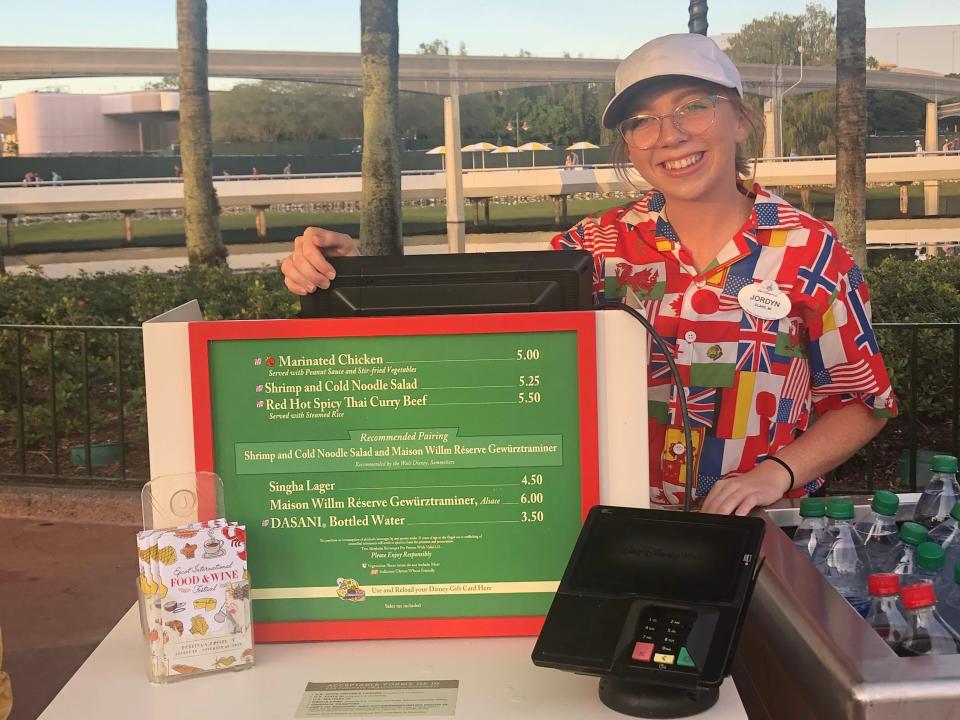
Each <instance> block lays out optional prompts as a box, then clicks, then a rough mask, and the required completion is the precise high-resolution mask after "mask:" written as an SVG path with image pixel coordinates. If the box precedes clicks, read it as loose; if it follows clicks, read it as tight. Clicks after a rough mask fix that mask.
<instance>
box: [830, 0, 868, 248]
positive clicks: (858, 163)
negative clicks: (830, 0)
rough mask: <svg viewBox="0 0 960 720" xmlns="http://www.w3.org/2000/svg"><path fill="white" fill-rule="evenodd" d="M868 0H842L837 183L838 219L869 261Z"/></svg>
mask: <svg viewBox="0 0 960 720" xmlns="http://www.w3.org/2000/svg"><path fill="white" fill-rule="evenodd" d="M864 2H865V0H837V132H836V135H837V189H836V200H835V205H834V211H833V222H834V225H835V226H836V228H837V233H838V234H839V236H840V240H841V241H842V242H843V244H844V245H845V246H846V248H847V250H849V251H850V254H851V255H853V259H854V260H855V261H856V263H857V264H858V265H860V267H866V266H867V223H866V214H867V212H866V211H867V62H866V40H867V15H866V9H865V7H864Z"/></svg>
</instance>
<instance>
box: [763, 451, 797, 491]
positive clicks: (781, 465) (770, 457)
mask: <svg viewBox="0 0 960 720" xmlns="http://www.w3.org/2000/svg"><path fill="white" fill-rule="evenodd" d="M764 460H773V461H774V462H775V463H776V464H777V465H779V466H780V467H782V468H783V469H784V470H786V471H787V472H788V473H789V474H790V487H788V488H787V489H786V490H785V491H784V493H783V494H784V495H786V494H787V493H788V492H790V491H791V490H793V483H794V482H795V481H796V478H795V477H794V475H793V470H792V469H791V468H790V466H789V465H787V464H786V463H785V462H784V461H783V460H781V459H780V458H778V457H774V456H773V455H767V456H766V457H765V458H764Z"/></svg>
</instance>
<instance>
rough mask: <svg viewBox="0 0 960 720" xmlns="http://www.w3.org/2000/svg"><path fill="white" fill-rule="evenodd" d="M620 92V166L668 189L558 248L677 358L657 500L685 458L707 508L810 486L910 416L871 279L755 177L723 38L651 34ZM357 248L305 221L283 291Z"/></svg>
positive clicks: (315, 282)
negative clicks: (881, 344)
mask: <svg viewBox="0 0 960 720" xmlns="http://www.w3.org/2000/svg"><path fill="white" fill-rule="evenodd" d="M615 89H616V94H615V95H614V97H613V99H612V100H611V101H610V103H609V104H608V105H607V107H606V109H605V110H604V112H603V116H602V120H601V122H602V124H603V126H604V127H606V128H609V129H615V130H616V131H617V136H616V142H615V145H614V149H613V162H614V165H615V166H616V167H617V168H618V170H619V172H620V174H621V175H622V176H623V177H627V173H628V171H629V170H630V168H631V167H632V169H634V170H636V171H637V172H638V173H639V174H640V175H641V176H642V177H643V179H644V180H645V181H646V182H647V183H648V184H650V185H651V186H652V187H654V188H656V189H654V190H650V191H649V192H647V193H645V194H644V195H642V196H641V197H640V198H639V199H638V200H635V201H633V202H631V203H628V204H627V205H625V206H622V207H616V208H613V209H611V210H608V211H606V212H604V213H601V214H599V215H597V216H590V217H587V218H585V219H583V220H582V221H580V222H579V223H577V225H576V226H575V227H573V228H572V229H570V230H569V231H567V232H565V233H561V234H559V235H557V236H556V237H555V238H554V239H553V241H552V245H553V247H554V248H555V249H557V250H561V251H562V250H587V251H589V252H590V253H591V254H592V255H593V258H594V278H593V281H594V293H595V296H596V299H597V300H598V301H611V300H613V301H618V302H622V303H625V304H627V305H629V306H631V307H633V308H635V309H636V310H637V311H638V312H640V313H641V314H642V315H644V316H645V317H646V318H647V320H648V321H649V322H651V323H652V324H653V326H654V327H655V328H656V330H657V331H658V332H659V333H660V335H662V336H663V337H664V338H665V339H666V343H667V346H668V347H667V349H666V352H669V353H670V354H671V355H672V356H673V358H674V360H675V362H676V364H677V365H678V366H679V370H680V375H681V378H682V384H681V385H680V386H679V387H678V386H676V385H675V384H674V381H673V379H672V376H671V373H670V372H669V368H668V365H667V362H666V358H665V356H664V351H663V350H660V349H659V348H656V347H654V346H652V345H651V346H650V349H649V350H648V358H647V386H648V408H647V415H648V431H649V433H648V437H649V443H650V444H649V452H648V458H649V481H650V492H651V501H652V502H653V503H654V504H660V505H676V504H680V503H682V502H683V501H684V494H685V488H684V482H683V479H684V476H685V471H686V467H687V463H690V464H692V467H693V474H694V487H693V492H694V495H695V498H694V499H696V500H697V501H698V502H700V503H702V504H701V509H702V510H703V511H705V512H712V513H719V514H737V515H745V514H747V513H748V512H750V510H752V509H753V508H754V507H757V506H765V505H769V504H771V503H773V502H776V501H777V500H780V499H781V498H783V497H784V496H787V497H799V496H802V495H805V494H807V493H809V492H812V491H814V490H816V489H817V488H819V487H820V485H821V484H822V483H823V474H824V473H826V472H828V471H829V470H831V469H833V468H834V467H836V466H837V465H839V464H840V463H841V462H843V461H844V460H846V459H847V458H849V457H850V456H851V455H852V454H853V453H855V452H856V451H857V450H858V449H860V448H861V447H862V446H863V445H864V444H865V443H867V442H868V441H869V440H870V439H871V438H873V437H874V435H876V433H877V432H879V431H880V429H881V428H882V427H883V425H884V423H885V422H886V418H887V417H890V416H892V415H894V414H896V412H897V405H896V399H895V397H894V395H893V391H892V389H891V387H890V380H889V378H888V376H887V371H886V368H885V367H884V363H883V358H882V356H881V355H880V353H879V349H878V347H877V342H876V338H875V336H874V333H873V329H872V328H871V326H870V300H869V295H868V293H867V288H866V284H865V283H864V280H863V274H862V273H861V271H860V269H859V268H858V267H857V266H856V264H855V263H854V262H853V260H852V258H851V257H850V255H849V254H848V253H847V252H846V250H845V249H844V248H843V246H842V245H841V243H840V241H839V238H838V237H837V233H836V230H835V229H834V228H833V227H831V226H830V225H829V224H827V223H826V222H824V221H822V220H818V219H817V218H814V217H812V216H810V215H807V214H806V213H803V212H802V211H800V210H798V209H797V208H795V207H793V206H792V205H790V204H789V203H787V202H786V201H785V200H783V199H782V198H780V197H777V196H776V195H773V194H772V193H771V192H769V191H768V190H766V189H765V188H763V187H761V186H760V185H759V184H756V183H749V182H748V180H747V178H748V175H749V165H748V163H747V161H746V160H745V157H746V156H745V152H746V150H745V148H746V145H747V142H748V140H750V138H751V136H752V135H759V134H760V132H761V129H762V127H763V125H762V121H761V120H759V119H758V118H757V117H756V115H755V114H754V113H753V112H752V111H751V109H750V106H749V105H748V104H747V103H746V102H745V101H744V99H743V85H742V80H741V78H740V74H739V72H738V70H737V68H736V66H735V65H734V64H733V63H732V62H731V61H730V59H729V58H728V57H727V56H726V55H724V54H723V52H722V51H721V50H720V49H719V48H718V47H717V45H716V43H714V41H713V40H711V39H709V38H707V37H706V36H703V35H698V34H694V33H684V34H678V35H667V36H665V37H661V38H656V39H654V40H651V41H650V42H648V43H647V44H645V45H644V46H642V47H641V48H639V49H638V50H636V51H634V52H633V53H632V54H631V55H630V56H629V57H627V58H626V59H625V60H624V61H623V62H622V63H620V66H619V67H618V68H617V71H616V77H615ZM759 144H760V146H762V142H761V143H759ZM355 254H357V246H356V243H355V242H354V241H353V239H352V238H350V237H349V236H346V235H342V234H340V233H333V232H330V231H328V230H323V229H320V228H307V229H306V230H304V233H303V235H302V236H300V237H298V238H296V240H295V241H294V249H293V253H292V254H291V255H290V256H289V257H287V258H286V259H285V260H284V261H283V263H282V265H281V269H282V271H283V274H284V280H285V283H286V285H287V288H288V289H290V290H291V291H292V292H294V293H298V294H301V295H302V294H306V293H308V292H312V291H314V290H315V289H317V288H327V287H329V285H330V281H331V280H332V279H333V277H334V272H333V268H332V267H331V266H330V264H329V263H328V262H327V261H326V260H325V258H324V255H355ZM771 306H775V307H776V310H775V311H772V310H771ZM680 393H683V394H684V396H685V397H686V403H687V418H688V419H689V421H690V424H691V425H692V435H693V438H692V447H690V448H688V447H686V445H685V443H684V433H683V429H682V417H681V406H680V401H679V394H680ZM814 419H815V420H816V422H814Z"/></svg>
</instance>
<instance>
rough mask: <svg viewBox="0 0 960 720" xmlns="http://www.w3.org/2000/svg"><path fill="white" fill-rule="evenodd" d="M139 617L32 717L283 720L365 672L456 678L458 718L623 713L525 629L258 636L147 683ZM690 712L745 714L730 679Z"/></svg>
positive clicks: (126, 622)
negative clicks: (328, 685) (316, 689)
mask: <svg viewBox="0 0 960 720" xmlns="http://www.w3.org/2000/svg"><path fill="white" fill-rule="evenodd" d="M139 623H140V621H139V617H138V613H137V610H136V607H134V608H132V609H131V610H130V611H129V612H128V613H127V614H126V615H124V616H123V618H122V619H121V620H120V622H119V623H117V625H116V627H114V628H113V630H112V631H111V632H110V634H109V635H107V637H106V638H105V639H104V641H103V642H102V643H101V644H100V646H99V647H98V648H97V649H96V650H95V651H94V652H93V654H92V655H91V656H90V657H89V658H87V661H86V662H85V663H84V664H83V666H82V667H81V668H80V669H79V670H78V671H77V673H76V674H75V675H74V676H73V678H71V680H70V682H69V683H67V685H66V687H64V688H63V690H61V691H60V694H59V695H57V697H56V698H54V700H53V702H52V703H50V705H49V707H47V709H46V710H45V711H44V713H43V714H42V715H41V716H40V720H83V719H85V718H96V720H114V719H115V720H129V719H130V718H137V720H175V719H176V718H199V717H211V718H212V717H223V718H230V720H241V719H244V718H251V719H253V718H256V720H273V719H274V718H276V719H277V720H281V719H282V720H292V718H293V716H294V713H295V712H296V710H297V706H298V705H299V703H300V700H301V698H302V697H303V692H304V689H305V688H306V685H307V683H308V682H331V681H370V680H459V681H460V691H459V699H458V701H457V712H456V717H457V718H460V719H462V720H466V719H468V718H469V719H471V720H490V718H497V719H498V720H502V719H505V718H544V719H545V720H546V719H547V718H549V719H550V720H566V719H569V720H583V718H624V717H626V716H624V715H620V714H619V713H616V712H614V711H612V710H609V709H607V708H606V707H604V706H603V705H602V704H601V703H600V701H599V699H598V698H597V682H598V680H597V678H593V677H586V676H581V675H574V674H572V673H567V672H561V671H559V670H550V669H545V668H538V667H536V666H534V665H533V663H532V661H531V660H530V653H531V652H532V651H533V645H534V641H535V638H532V637H524V638H482V639H473V638H468V639H452V640H368V641H355V642H317V643H289V644H264V643H260V644H258V645H257V646H256V652H257V657H256V661H257V663H256V665H255V666H254V667H253V668H251V669H249V670H243V671H239V672H227V673H219V674H214V675H208V676H205V677H198V678H190V679H186V680H182V681H179V682H175V683H171V684H169V685H159V686H155V685H151V684H150V683H148V682H147V678H146V671H145V661H144V653H145V648H144V647H143V644H142V641H141V639H140V632H139ZM696 717H697V718H700V719H702V720H744V719H745V718H746V717H747V715H746V713H745V712H744V709H743V705H742V703H741V702H740V697H739V695H738V694H737V690H736V687H735V686H734V684H733V680H732V679H730V678H728V679H727V681H726V682H725V683H724V684H723V686H722V687H721V689H720V700H719V702H718V703H717V704H716V705H715V706H714V707H713V708H711V709H710V710H708V711H707V712H705V713H702V714H701V715H698V716H696ZM354 720H360V719H357V718H354Z"/></svg>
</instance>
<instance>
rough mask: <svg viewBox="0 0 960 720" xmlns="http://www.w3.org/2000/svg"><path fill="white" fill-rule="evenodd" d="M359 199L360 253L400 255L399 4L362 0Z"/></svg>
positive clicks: (393, 1) (388, 0)
mask: <svg viewBox="0 0 960 720" xmlns="http://www.w3.org/2000/svg"><path fill="white" fill-rule="evenodd" d="M360 32H361V35H360V65H361V74H362V77H363V159H362V161H361V165H360V169H361V175H362V183H363V195H362V199H361V205H360V251H361V252H362V253H363V254H364V255H400V254H402V253H403V236H402V228H401V223H400V123H399V121H398V118H399V115H400V89H399V66H400V55H399V43H400V40H399V37H400V28H399V25H398V22H397V0H360Z"/></svg>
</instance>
